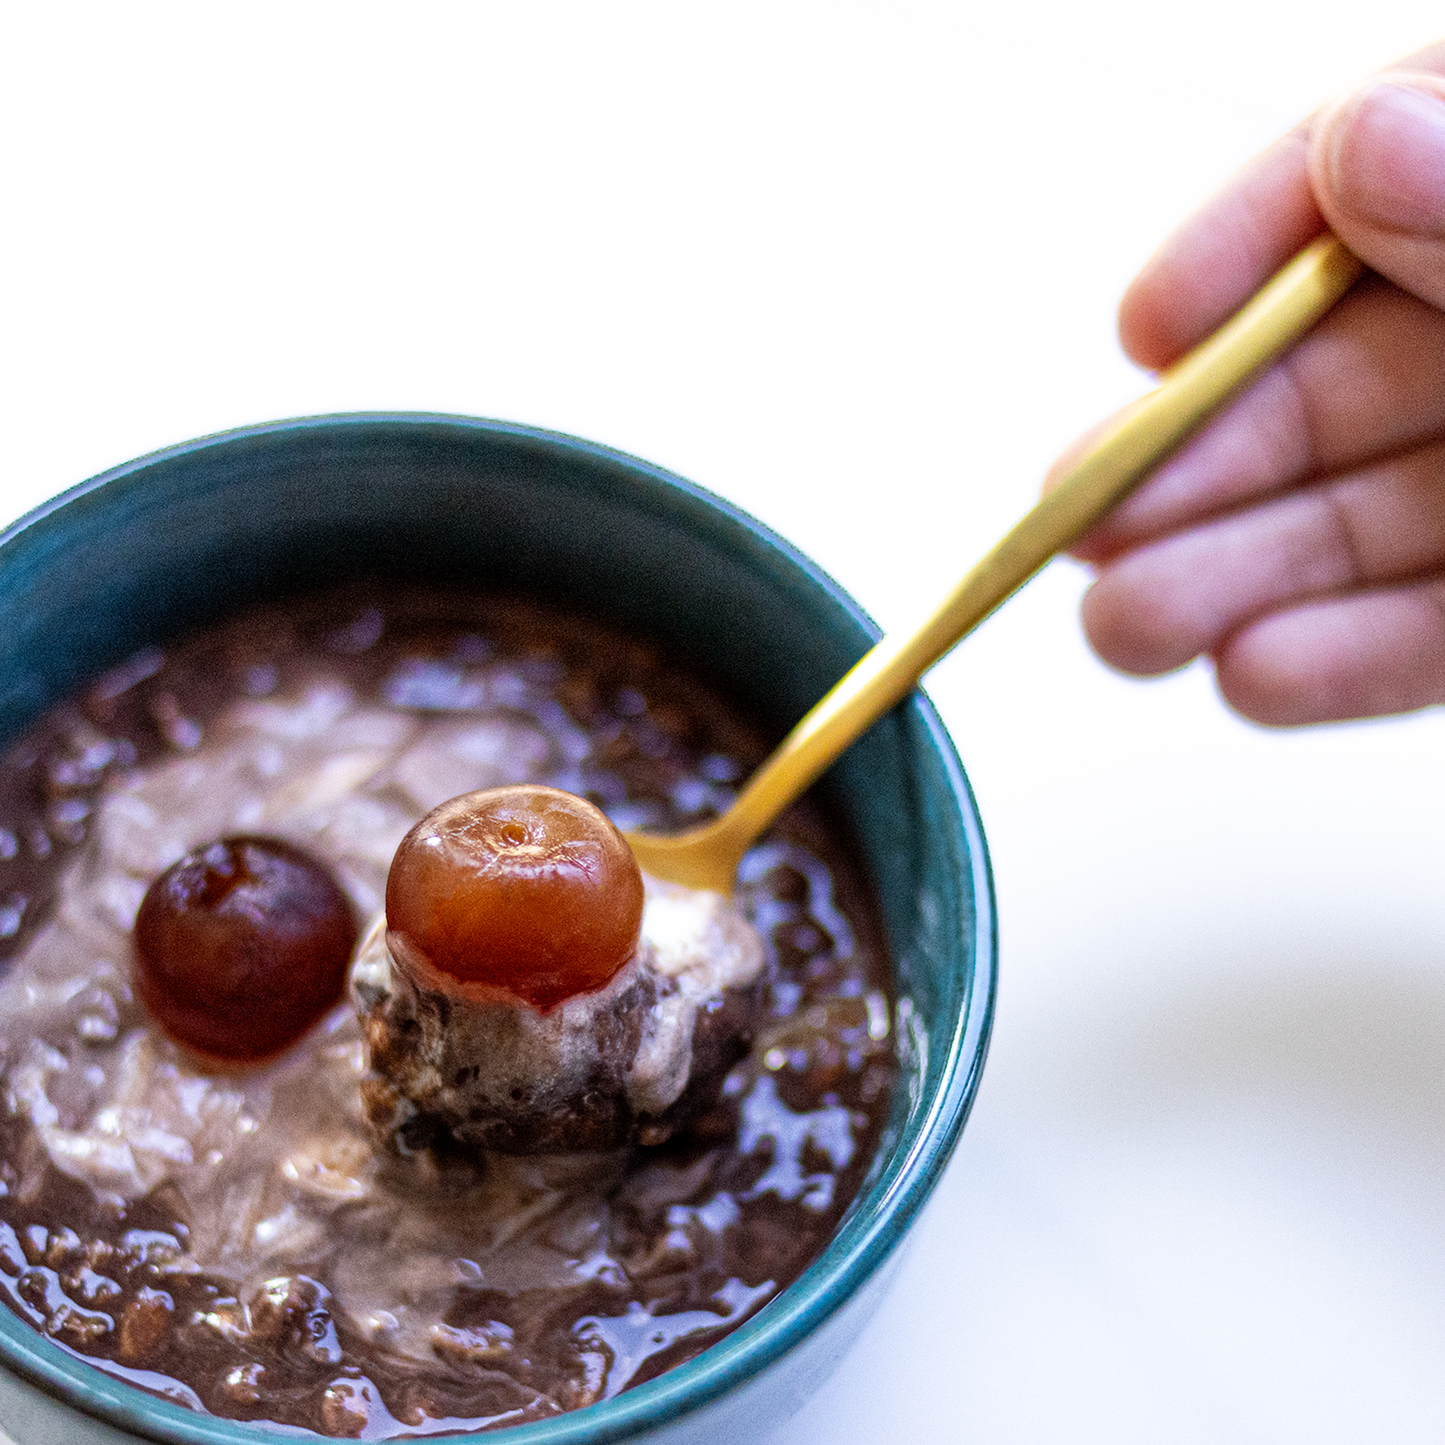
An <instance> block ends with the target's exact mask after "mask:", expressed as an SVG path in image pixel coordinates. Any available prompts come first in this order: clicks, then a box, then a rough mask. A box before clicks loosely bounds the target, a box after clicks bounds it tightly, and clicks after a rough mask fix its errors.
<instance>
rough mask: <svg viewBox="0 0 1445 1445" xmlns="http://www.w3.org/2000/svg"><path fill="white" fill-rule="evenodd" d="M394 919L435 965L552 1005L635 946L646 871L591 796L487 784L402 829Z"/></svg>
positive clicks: (389, 907) (390, 922)
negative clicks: (403, 835)
mask: <svg viewBox="0 0 1445 1445" xmlns="http://www.w3.org/2000/svg"><path fill="white" fill-rule="evenodd" d="M386 922H387V927H388V929H389V930H391V931H392V932H393V933H396V934H399V935H401V937H402V939H403V940H404V941H405V942H406V944H408V945H409V946H410V947H412V948H414V949H416V950H417V952H419V953H420V954H421V956H422V957H423V958H424V959H426V961H427V962H428V963H430V964H431V966H432V967H433V968H434V969H436V970H437V971H438V972H440V973H443V974H447V975H449V976H450V977H451V978H453V979H456V980H458V981H459V982H461V983H464V984H484V985H490V986H491V987H494V988H503V989H507V990H509V991H510V992H511V993H513V994H515V995H516V996H517V997H518V998H521V999H525V1000H526V1002H528V1003H530V1004H532V1005H533V1006H534V1007H536V1008H540V1009H548V1008H551V1007H552V1006H553V1005H555V1004H558V1003H560V1002H561V1001H562V1000H563V999H566V998H570V997H572V995H574V994H578V993H584V992H586V991H587V990H589V989H595V988H600V987H601V986H602V985H603V984H605V983H606V982H607V981H608V980H609V979H610V978H612V977H613V975H614V974H616V972H617V971H618V969H620V968H621V967H622V965H623V964H624V963H626V962H627V960H628V959H629V958H630V957H631V956H632V954H633V952H634V950H635V949H636V947H637V937H638V932H639V930H640V928H641V925H642V874H641V873H640V872H639V871H638V868H637V862H636V860H635V859H634V858H633V856H632V850H631V849H630V848H629V847H628V846H627V841H626V840H625V839H624V838H623V836H622V834H621V833H619V832H618V831H617V829H616V828H615V827H613V825H612V823H611V822H610V821H609V820H608V818H607V817H606V815H605V814H603V813H602V812H600V811H599V810H598V809H597V808H594V807H593V806H592V804H591V803H589V802H586V801H585V800H584V799H582V798H578V797H575V796H574V795H573V794H571V793H564V792H562V791H560V790H559V789H557V788H543V787H536V786H520V787H511V788H490V789H487V790H485V791H483V792H480V793H464V794H463V795H462V796H461V797H460V798H453V799H452V800H451V801H450V802H449V803H443V804H442V805H441V807H439V808H434V809H433V810H432V811H431V812H430V813H428V814H427V815H426V817H425V818H423V819H422V820H421V822H420V823H418V824H417V825H416V827H414V828H413V829H412V830H411V832H410V833H408V834H407V835H406V837H405V838H404V839H403V840H402V844H401V847H400V848H398V849H397V850H396V857H395V858H394V859H393V860H392V864H391V874H390V876H389V877H388V878H387V882H386Z"/></svg>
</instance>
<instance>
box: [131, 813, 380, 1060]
mask: <svg viewBox="0 0 1445 1445" xmlns="http://www.w3.org/2000/svg"><path fill="white" fill-rule="evenodd" d="M133 937H134V943H135V981H136V991H137V993H138V994H139V995H140V998H141V1001H142V1002H143V1003H144V1004H145V1006H146V1007H147V1008H148V1009H149V1010H150V1013H151V1017H152V1018H154V1019H155V1021H156V1022H157V1023H158V1024H159V1025H160V1026H161V1028H163V1029H164V1030H165V1031H166V1033H168V1034H169V1035H170V1036H171V1037H172V1038H173V1039H175V1040H176V1041H177V1043H181V1044H184V1045H186V1047H188V1048H191V1049H195V1050H196V1051H197V1052H198V1053H202V1054H207V1055H210V1056H211V1057H214V1058H219V1059H228V1060H236V1061H249V1060H253V1059H264V1058H267V1057H269V1056H270V1055H272V1054H276V1053H279V1052H280V1051H281V1050H282V1049H284V1048H286V1047H287V1045H288V1044H291V1043H293V1042H294V1041H295V1040H296V1039H298V1038H299V1037H300V1036H301V1035H302V1034H303V1033H305V1032H306V1030H307V1029H309V1028H310V1027H311V1025H312V1024H314V1023H315V1022H316V1021H317V1020H318V1019H319V1018H320V1017H321V1016H322V1014H324V1013H325V1012H326V1011H327V1010H328V1009H329V1008H331V1006H332V1005H333V1004H334V1003H336V1001H337V1000H338V999H339V998H340V997H341V990H342V987H343V985H344V983H345V981H346V970H347V966H348V964H349V963H350V961H351V951H352V949H353V948H354V947H355V946H356V921H355V919H354V917H353V915H352V911H351V905H350V904H349V903H348V902H347V900H346V895H345V894H344V893H342V891H341V889H340V888H338V887H337V886H336V884H335V882H334V881H333V880H332V878H331V875H330V874H329V873H328V872H327V871H326V870H325V869H324V868H323V867H322V866H321V865H320V864H319V863H317V862H316V861H315V860H314V859H313V858H310V857H308V856H307V854H305V853H303V852H302V851H301V850H300V849H299V848H294V847H292V846H291V845H290V844H289V843H283V842H281V841H279V840H278V839H275V838H222V839H220V840H219V841H218V842H215V843H211V844H208V845H207V846H206V847H204V848H198V849H197V850H196V851H195V852H194V853H188V854H187V855H186V856H185V857H184V858H182V859H181V860H180V861H179V862H178V863H174V864H172V865H171V867H169V868H167V869H166V871H165V872H164V873H162V874H161V876H160V877H159V878H157V879H156V880H155V882H154V883H152V884H151V886H150V887H149V888H148V889H147V890H146V895H145V899H144V900H143V901H142V903H141V906H140V912H139V913H138V914H137V915H136V921H135V932H134V935H133Z"/></svg>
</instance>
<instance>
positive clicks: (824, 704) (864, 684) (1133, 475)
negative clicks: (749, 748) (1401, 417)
mask: <svg viewBox="0 0 1445 1445" xmlns="http://www.w3.org/2000/svg"><path fill="white" fill-rule="evenodd" d="M1363 269H1364V267H1363V265H1362V263H1361V262H1360V261H1359V260H1357V259H1356V258H1355V257H1354V256H1353V255H1351V254H1350V252H1349V251H1347V250H1346V249H1345V248H1344V246H1343V245H1341V244H1340V242H1339V241H1338V240H1336V239H1335V237H1334V236H1332V235H1326V236H1322V237H1321V238H1320V239H1319V240H1317V241H1314V242H1312V243H1311V244H1310V245H1309V246H1306V247H1305V249H1304V250H1303V251H1301V252H1300V253H1299V255H1297V256H1296V257H1295V258H1294V259H1293V260H1292V261H1290V262H1289V263H1288V264H1287V265H1286V266H1285V267H1284V269H1283V270H1281V271H1280V272H1279V273H1278V274H1277V275H1275V276H1274V277H1273V278H1272V279H1271V280H1270V281H1268V282H1266V284H1265V285H1264V287H1263V289H1261V290H1260V291H1259V292H1258V293H1257V294H1256V295H1255V296H1254V297H1253V298H1252V299H1251V300H1250V301H1248V302H1247V303H1246V304H1245V305H1244V307H1243V308H1242V309H1241V310H1240V311H1239V312H1237V313H1236V314H1235V315H1234V316H1233V317H1232V318H1231V319H1230V320H1229V321H1227V322H1226V323H1225V324H1224V325H1223V326H1222V327H1220V329H1219V330H1218V331H1216V332H1215V333H1214V335H1213V336H1211V337H1209V338H1208V339H1207V340H1206V341H1203V342H1201V343H1200V344H1199V346H1197V347H1196V348H1195V349H1194V350H1193V351H1191V352H1189V353H1188V355H1186V356H1185V357H1183V358H1182V359H1181V360H1180V361H1178V362H1176V363H1175V365H1174V366H1172V367H1171V368H1170V369H1169V370H1168V371H1166V372H1165V373H1164V374H1163V376H1162V378H1161V379H1160V382H1159V385H1158V386H1157V387H1155V389H1154V390H1153V391H1151V392H1149V393H1147V394H1146V395H1145V396H1143V397H1141V398H1140V399H1139V400H1138V401H1137V402H1136V403H1135V404H1134V405H1133V406H1132V407H1130V408H1129V409H1128V410H1127V411H1126V412H1125V413H1124V414H1123V415H1122V416H1121V417H1120V418H1119V419H1118V420H1117V421H1116V422H1115V423H1114V425H1113V426H1112V427H1111V428H1110V429H1109V430H1108V431H1107V432H1106V433H1105V434H1104V435H1103V436H1102V437H1100V438H1099V439H1098V440H1097V441H1095V442H1094V444H1093V445H1092V446H1091V447H1090V448H1089V450H1088V451H1087V452H1086V453H1085V454H1084V455H1083V456H1082V457H1081V458H1080V459H1079V460H1078V461H1077V462H1076V463H1075V465H1074V466H1073V468H1072V469H1071V470H1070V471H1069V472H1068V474H1067V475H1066V476H1065V477H1064V478H1063V480H1062V481H1060V482H1059V483H1058V485H1057V486H1056V487H1055V488H1054V489H1053V490H1052V491H1051V492H1050V493H1049V494H1048V495H1047V496H1046V497H1044V498H1043V500H1042V501H1040V502H1039V503H1038V504H1037V505H1036V506H1035V507H1034V508H1033V510H1032V511H1030V512H1029V513H1028V514H1027V515H1026V516H1024V517H1023V519H1022V520H1021V521H1019V522H1018V523H1017V524H1016V525H1015V526H1014V527H1013V529H1012V530H1011V531H1010V532H1009V533H1008V534H1007V535H1006V536H1005V537H1004V538H1003V539H1002V541H1000V542H999V543H998V544H997V545H996V546H995V547H994V548H993V550H992V551H990V552H989V553H987V554H986V555H985V556H984V557H983V558H982V560H981V561H979V562H978V563H977V564H976V565H975V566H974V567H973V569H972V570H971V571H970V572H969V573H968V574H967V575H966V576H965V577H964V578H963V580H962V581H961V582H960V583H959V584H958V585H957V586H956V587H955V588H954V589H953V591H952V592H950V593H949V595H948V596H947V597H946V598H945V599H944V600H943V603H942V604H941V605H940V606H939V607H938V608H937V610H936V611H935V612H934V613H933V614H932V616H930V617H929V618H928V620H927V621H926V622H924V624H923V626H922V627H920V628H919V629H918V630H917V631H916V632H914V633H912V634H911V635H909V636H905V637H893V636H889V637H885V638H884V639H883V640H882V641H881V642H879V643H878V645H877V646H876V647H874V648H873V650H872V651H871V652H869V653H867V654H866V655H865V656H864V657H863V658H862V659H861V661H859V662H858V664H857V665H856V666H855V667H854V668H853V669H852V671H850V672H848V673H847V674H845V675H844V677H843V678H842V679H841V680H840V681H839V682H838V683H837V685H836V686H835V687H834V688H833V689H832V691H831V692H829V693H828V694H827V695H826V696H825V697H824V698H823V699H822V700H821V701H820V702H819V703H818V704H817V705H816V706H815V707H814V708H813V709H812V711H811V712H809V713H808V714H807V716H806V717H804V718H803V720H802V721H801V722H800V723H798V725H797V726H796V727H795V728H794V729H793V731H792V732H791V733H790V734H789V735H788V737H787V738H786V739H785V740H784V742H783V743H782V745H781V746H780V747H779V748H778V750H777V751H776V752H775V753H774V754H773V755H772V757H771V758H769V759H768V761H767V762H766V763H764V765H763V766H762V767H761V768H760V769H759V770H758V771H757V772H756V773H755V774H754V775H753V777H752V778H751V779H750V780H749V782H748V784H747V786H746V787H745V788H744V789H743V791H742V792H741V793H740V794H739V795H738V798H737V801H736V802H735V803H734V805H733V807H732V808H730V809H729V810H728V814H727V818H728V821H729V822H731V823H732V824H733V827H732V829H730V830H729V831H730V832H732V834H733V836H734V837H746V839H747V840H748V841H751V839H752V838H755V837H756V836H757V835H758V833H760V832H761V831H762V830H763V829H764V828H765V827H767V825H768V824H769V823H770V822H772V820H773V819H774V818H775V817H776V816H777V815H778V813H780V812H781V811H782V810H783V808H785V807H786V806H787V805H788V804H789V803H790V802H792V800H793V799H794V798H796V797H797V796H798V795H799V794H800V793H801V792H802V791H803V790H804V789H805V788H806V787H807V786H808V784H809V783H811V782H812V781H813V780H814V779H815V778H816V777H817V776H818V774H819V773H821V772H822V771H823V770H824V769H825V768H826V767H827V766H828V765H829V764H830V763H831V762H833V760H834V759H835V758H837V757H838V755H839V754H840V753H842V752H843V751H844V749H845V748H847V746H848V745H849V744H850V743H851V742H852V741H853V740H854V739H855V738H857V737H858V736H860V735H861V734H862V733H863V732H864V731H866V730H867V728H868V727H869V726H870V725H871V724H872V723H874V722H876V721H877V719H878V718H880V717H882V716H883V714H884V713H886V712H887V711H888V710H889V709H890V708H892V707H893V706H894V705H895V704H896V703H898V702H900V701H902V699H903V698H904V697H906V696H907V695H908V693H909V692H911V691H912V689H913V686H914V684H915V683H916V682H917V681H918V679H919V677H920V676H921V675H922V674H923V673H924V672H926V671H927V670H928V669H929V668H930V667H931V666H932V665H933V664H934V663H935V662H937V661H938V659H939V658H940V657H942V656H943V655H944V654H945V653H946V652H948V651H949V650H950V649H951V648H952V647H953V646H954V645H955V644H956V643H957V642H959V641H960V640H961V639H962V638H964V637H965V636H967V635H968V633H970V632H972V631H973V629H974V628H975V627H977V626H978V624H979V623H980V622H982V621H983V620H984V618H985V617H987V616H988V615H989V614H990V613H991V612H993V610H994V609H995V608H996V607H998V606H999V605H1000V604H1001V603H1003V602H1005V601H1007V600H1008V598H1009V597H1011V596H1012V595H1013V594H1014V593H1015V592H1017V591H1018V589H1019V588H1020V587H1022V586H1023V585H1024V583H1025V582H1027V581H1028V580H1029V578H1030V577H1032V576H1033V575H1034V573H1035V572H1037V571H1038V570H1039V569H1040V568H1041V567H1042V566H1043V565H1044V564H1045V563H1046V562H1047V561H1048V560H1049V559H1050V558H1051V557H1053V556H1054V555H1055V554H1056V553H1058V552H1061V551H1063V549H1064V548H1066V547H1067V546H1068V545H1069V544H1070V543H1072V542H1074V541H1076V540H1077V539H1078V538H1079V537H1080V536H1082V535H1083V533H1084V532H1086V531H1087V530H1088V529H1089V528H1090V527H1091V526H1092V525H1093V524H1094V523H1095V522H1097V521H1098V520H1099V519H1100V518H1101V517H1103V516H1104V514H1105V513H1106V512H1108V511H1110V510H1111V509H1112V508H1113V507H1114V506H1116V505H1117V504H1118V503H1119V502H1121V501H1122V500H1123V499H1124V498H1125V497H1126V496H1127V495H1128V494H1129V492H1130V491H1131V490H1132V489H1133V488H1134V487H1135V486H1137V485H1138V483H1139V482H1140V481H1142V480H1143V478H1144V477H1145V475H1146V474H1147V473H1148V472H1149V471H1150V470H1152V468H1153V467H1154V466H1155V465H1156V464H1157V463H1159V462H1160V461H1162V460H1163V459H1164V458H1165V457H1166V456H1167V455H1168V454H1169V453H1170V452H1171V451H1173V450H1174V448H1175V447H1177V446H1178V445H1179V444H1180V442H1182V441H1183V440H1184V439H1185V438H1186V437H1187V436H1188V435H1189V433H1190V432H1192V431H1193V430H1194V429H1195V428H1196V427H1197V426H1198V425H1199V424H1200V422H1202V421H1203V420H1204V419H1205V418H1206V417H1208V416H1209V415H1210V413H1211V412H1213V411H1214V410H1215V409H1216V408H1217V407H1218V406H1220V404H1221V403H1223V402H1224V401H1226V400H1227V399H1228V398H1229V397H1230V396H1231V395H1232V394H1233V393H1234V392H1235V391H1237V390H1238V389H1239V388H1240V387H1241V386H1243V384H1244V383H1245V382H1247V381H1248V380H1249V379H1250V378H1251V377H1252V376H1253V375H1254V374H1255V372H1257V371H1258V370H1259V369H1260V368H1261V367H1262V366H1264V365H1265V364H1266V363H1267V362H1269V361H1271V360H1273V359H1274V358H1275V357H1276V356H1278V355H1279V354H1280V353H1281V352H1282V351H1284V350H1285V349H1286V348H1287V347H1288V346H1290V345H1291V344H1292V343H1293V342H1295V341H1297V340H1299V338H1300V337H1301V336H1303V335H1304V334H1305V332H1306V331H1308V330H1309V329H1310V327H1311V326H1313V325H1314V324H1315V322H1316V321H1318V320H1319V319H1320V317H1321V316H1323V315H1324V314H1325V312H1326V311H1328V310H1329V309H1330V307H1331V306H1333V305H1334V304H1335V302H1336V301H1338V300H1339V298H1340V297H1341V296H1343V295H1344V294H1345V292H1346V291H1348V290H1349V288H1350V286H1351V285H1352V284H1353V283H1354V281H1355V280H1356V278H1357V277H1358V276H1359V275H1360V273H1361V272H1362V271H1363ZM734 815H737V816H736V817H734ZM744 846H746V844H744ZM739 852H741V850H739Z"/></svg>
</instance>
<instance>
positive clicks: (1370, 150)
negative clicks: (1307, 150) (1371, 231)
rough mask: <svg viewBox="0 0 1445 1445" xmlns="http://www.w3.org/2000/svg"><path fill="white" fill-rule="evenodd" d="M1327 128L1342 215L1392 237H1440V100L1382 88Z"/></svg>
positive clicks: (1443, 160)
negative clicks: (1411, 234) (1413, 233)
mask: <svg viewBox="0 0 1445 1445" xmlns="http://www.w3.org/2000/svg"><path fill="white" fill-rule="evenodd" d="M1328 124H1329V125H1330V128H1331V134H1330V135H1329V137H1328V138H1327V145H1328V157H1329V178H1330V183H1331V188H1332V189H1333V191H1334V193H1335V201H1336V203H1337V204H1338V205H1339V206H1340V207H1341V208H1342V209H1344V210H1346V211H1348V212H1350V213H1351V214H1353V215H1355V216H1358V217H1359V218H1360V219H1362V220H1365V221H1368V222H1371V223H1372V224H1374V225H1376V226H1383V227H1387V228H1389V229H1391V230H1399V231H1418V232H1423V233H1425V234H1427V235H1436V236H1438V235H1445V100H1442V99H1441V98H1440V96H1439V95H1438V94H1436V93H1435V92H1433V91H1431V90H1428V89H1424V88H1417V87H1415V86H1412V85H1409V84H1408V83H1400V82H1396V81H1390V80H1380V81H1376V82H1375V83H1374V84H1373V85H1371V86H1369V87H1368V88H1366V89H1365V90H1362V91H1360V92H1358V93H1357V94H1356V95H1354V96H1352V97H1351V98H1350V99H1349V100H1348V101H1346V102H1345V104H1344V105H1343V106H1342V107H1341V108H1340V110H1339V111H1337V112H1336V113H1335V115H1333V116H1331V117H1330V119H1329V122H1328Z"/></svg>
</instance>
